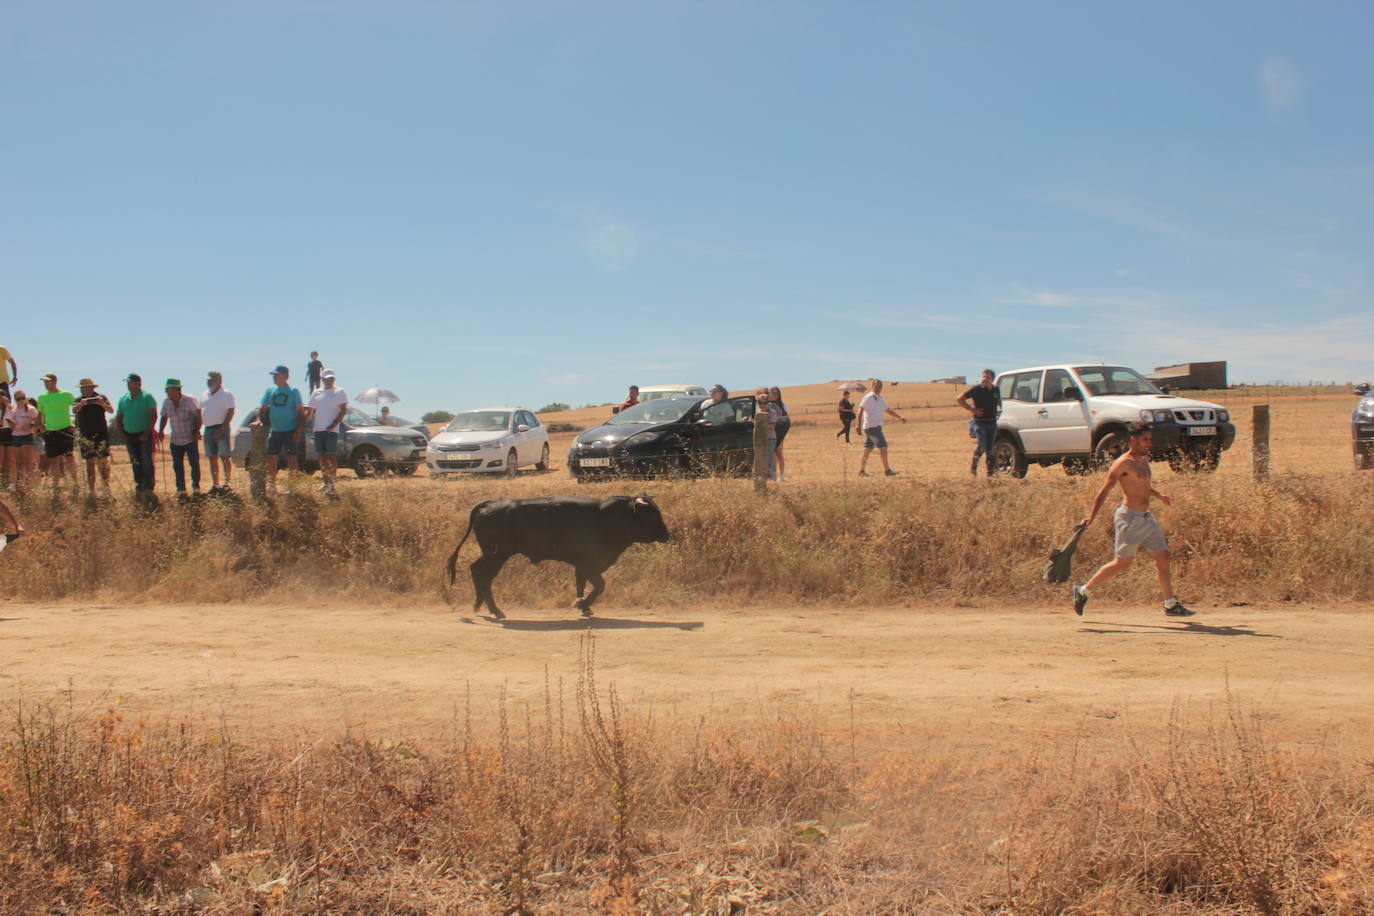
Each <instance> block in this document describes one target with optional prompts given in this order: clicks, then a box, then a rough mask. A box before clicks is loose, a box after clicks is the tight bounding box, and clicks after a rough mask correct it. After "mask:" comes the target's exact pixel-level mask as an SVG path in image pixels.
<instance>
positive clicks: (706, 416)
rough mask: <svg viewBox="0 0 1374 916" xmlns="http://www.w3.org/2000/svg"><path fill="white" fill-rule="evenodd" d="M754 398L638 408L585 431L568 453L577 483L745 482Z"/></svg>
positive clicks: (683, 401)
mask: <svg viewBox="0 0 1374 916" xmlns="http://www.w3.org/2000/svg"><path fill="white" fill-rule="evenodd" d="M756 408H757V405H756V404H755V402H754V396H753V395H744V396H741V397H734V398H726V399H725V400H723V401H720V402H718V403H715V402H712V401H710V400H705V401H703V400H702V399H701V398H698V397H691V398H662V399H660V400H656V401H646V402H644V403H643V404H636V405H635V406H634V407H631V408H629V409H628V410H623V411H621V412H620V413H618V414H616V415H615V416H613V417H611V418H610V419H609V420H607V421H606V422H605V423H603V424H602V425H601V426H597V427H594V428H593V429H589V430H586V431H585V432H583V433H582V434H581V435H579V436H578V437H577V438H576V439H575V440H573V444H572V448H571V449H569V450H568V470H569V471H571V472H572V475H573V476H574V477H576V478H577V479H578V480H579V481H583V480H597V479H602V478H606V477H615V476H632V477H641V476H642V477H654V476H671V477H678V476H689V475H709V474H735V475H740V476H747V475H748V474H749V472H750V469H751V468H752V467H753V464H754V411H755V409H756Z"/></svg>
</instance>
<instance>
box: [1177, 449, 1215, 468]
mask: <svg viewBox="0 0 1374 916" xmlns="http://www.w3.org/2000/svg"><path fill="white" fill-rule="evenodd" d="M1220 464H1221V452H1220V451H1218V450H1217V449H1211V448H1208V449H1203V450H1200V451H1195V452H1190V451H1187V450H1185V449H1179V450H1178V451H1176V452H1174V453H1173V454H1171V455H1170V456H1169V467H1170V468H1172V469H1173V470H1174V472H1175V473H1178V474H1185V473H1187V472H1189V471H1195V472H1211V471H1215V470H1216V469H1217V467H1218V466H1219V465H1220Z"/></svg>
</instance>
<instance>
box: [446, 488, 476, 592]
mask: <svg viewBox="0 0 1374 916" xmlns="http://www.w3.org/2000/svg"><path fill="white" fill-rule="evenodd" d="M480 508H482V504H481V503H478V504H477V505H475V506H473V507H472V512H470V513H468V530H467V531H464V532H463V539H462V540H460V541H459V542H458V546H457V547H455V548H453V553H451V554H449V555H448V584H449V586H450V587H452V586H453V583H454V581H455V580H456V579H457V578H458V551H460V550H462V549H463V545H464V544H465V543H467V539H468V535H469V534H472V526H473V525H474V524H475V523H476V521H477V510H478V509H480Z"/></svg>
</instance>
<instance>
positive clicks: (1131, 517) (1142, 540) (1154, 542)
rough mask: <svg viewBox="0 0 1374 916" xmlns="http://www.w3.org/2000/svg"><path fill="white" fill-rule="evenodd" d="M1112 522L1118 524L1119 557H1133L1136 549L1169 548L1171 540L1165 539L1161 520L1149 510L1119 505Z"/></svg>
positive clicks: (1150, 550) (1152, 551) (1150, 551)
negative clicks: (1160, 523)
mask: <svg viewBox="0 0 1374 916" xmlns="http://www.w3.org/2000/svg"><path fill="white" fill-rule="evenodd" d="M1112 522H1113V524H1114V525H1115V526H1116V555H1117V556H1118V557H1127V558H1129V557H1133V556H1135V554H1136V551H1137V550H1141V549H1144V550H1145V552H1146V553H1159V552H1161V551H1164V550H1168V549H1169V542H1168V541H1166V540H1164V529H1163V528H1160V527H1159V522H1157V521H1155V517H1154V516H1153V515H1151V514H1150V513H1148V512H1141V511H1140V510H1139V509H1132V508H1130V507H1128V506H1118V507H1117V509H1116V512H1114V513H1113V514H1112Z"/></svg>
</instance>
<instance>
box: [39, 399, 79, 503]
mask: <svg viewBox="0 0 1374 916" xmlns="http://www.w3.org/2000/svg"><path fill="white" fill-rule="evenodd" d="M43 387H44V388H46V389H47V390H46V391H44V392H43V393H42V394H40V395H39V396H38V425H39V428H40V429H41V430H42V432H43V454H44V456H45V457H46V458H47V465H48V471H49V473H51V474H52V485H53V488H54V489H56V488H57V487H59V486H61V485H62V475H63V474H64V473H66V472H68V471H70V472H71V475H72V480H73V481H75V480H76V458H75V457H73V456H72V447H73V446H74V445H76V435H75V430H73V429H72V403H73V402H75V401H76V396H75V395H73V394H72V393H71V392H70V391H63V390H62V389H60V388H58V387H57V375H56V374H55V373H52V372H49V373H46V374H45V375H44V376H43Z"/></svg>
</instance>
